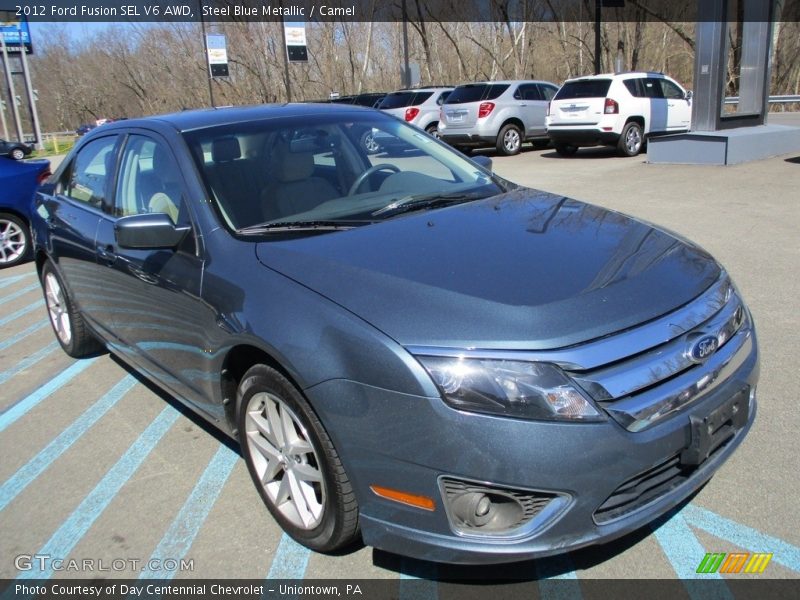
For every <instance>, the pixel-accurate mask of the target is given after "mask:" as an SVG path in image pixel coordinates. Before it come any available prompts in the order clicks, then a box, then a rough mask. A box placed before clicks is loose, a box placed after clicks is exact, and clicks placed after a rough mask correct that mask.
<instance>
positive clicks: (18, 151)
mask: <svg viewBox="0 0 800 600" xmlns="http://www.w3.org/2000/svg"><path fill="white" fill-rule="evenodd" d="M11 158H13V159H14V160H22V159H23V158H25V152H23V150H22V148H14V149H13V150H12V151H11Z"/></svg>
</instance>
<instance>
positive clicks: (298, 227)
mask: <svg viewBox="0 0 800 600" xmlns="http://www.w3.org/2000/svg"><path fill="white" fill-rule="evenodd" d="M368 223H372V221H344V220H338V219H337V220H317V221H267V222H266V223H258V224H257V225H248V226H247V227H242V228H240V229H237V230H236V233H241V234H245V235H246V234H249V233H264V232H266V231H340V230H343V229H353V228H354V227H358V226H359V225H366V224H368Z"/></svg>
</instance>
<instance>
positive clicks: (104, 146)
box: [62, 135, 117, 208]
mask: <svg viewBox="0 0 800 600" xmlns="http://www.w3.org/2000/svg"><path fill="white" fill-rule="evenodd" d="M116 145H117V136H116V135H113V136H108V137H103V138H100V139H98V140H93V141H91V142H89V143H88V144H86V145H85V146H84V147H83V148H82V149H81V150H80V152H78V155H77V156H76V157H75V162H74V163H73V164H72V168H71V169H69V170H68V172H69V176H68V178H67V180H66V181H64V182H63V184H62V185H63V193H64V195H65V196H68V197H69V198H72V199H73V200H77V201H78V202H85V203H86V204H90V205H92V206H95V207H97V208H101V207H102V206H103V204H104V203H105V201H106V199H107V197H108V189H109V184H110V183H111V181H110V180H111V177H112V176H113V174H114V166H115V159H116V156H117V153H116V152H115V148H116Z"/></svg>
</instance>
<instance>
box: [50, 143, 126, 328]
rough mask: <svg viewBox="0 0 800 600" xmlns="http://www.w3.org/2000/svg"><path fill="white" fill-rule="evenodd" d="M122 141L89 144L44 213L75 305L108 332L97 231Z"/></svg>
mask: <svg viewBox="0 0 800 600" xmlns="http://www.w3.org/2000/svg"><path fill="white" fill-rule="evenodd" d="M118 145H119V136H118V135H108V136H103V137H100V138H95V139H94V140H92V141H90V142H88V143H87V144H85V145H84V146H83V147H82V148H81V149H80V150H79V151H78V153H77V154H76V155H75V156H74V158H73V159H72V160H71V162H70V163H69V164H68V165H67V166H66V167H65V168H64V169H63V170H62V173H61V176H60V178H59V180H58V182H57V183H56V186H55V189H54V194H53V197H52V198H50V199H47V200H45V202H44V204H43V206H42V209H43V210H44V211H45V213H46V214H45V215H43V216H44V217H45V219H46V222H47V227H48V229H49V231H50V235H49V239H50V244H51V248H50V252H51V256H52V257H53V259H54V260H55V262H56V264H57V265H58V268H59V270H60V271H61V273H62V275H63V276H64V282H65V284H66V286H67V287H68V289H69V290H70V293H71V297H72V299H73V301H74V302H75V303H76V304H77V305H78V306H79V307H80V309H81V310H82V311H83V312H84V314H85V315H86V317H87V318H88V319H89V320H90V321H91V322H92V324H93V325H94V326H95V327H97V328H100V329H105V330H106V331H107V330H108V329H109V325H110V323H109V321H108V315H107V313H105V312H104V311H103V310H102V308H103V304H104V302H105V296H106V290H105V288H104V287H103V285H102V282H101V280H100V275H102V271H101V270H100V269H99V265H98V263H97V257H96V252H95V238H96V235H97V226H98V223H99V222H100V219H101V218H102V215H103V209H104V207H105V206H106V205H107V203H108V202H109V200H110V190H111V188H112V187H113V176H114V167H115V164H116V157H117V152H118Z"/></svg>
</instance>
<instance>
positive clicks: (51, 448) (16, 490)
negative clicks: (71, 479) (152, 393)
mask: <svg viewBox="0 0 800 600" xmlns="http://www.w3.org/2000/svg"><path fill="white" fill-rule="evenodd" d="M135 385H136V378H134V377H133V376H132V375H126V376H125V377H123V379H122V381H120V382H119V383H117V385H115V386H114V387H113V388H111V389H110V390H109V391H108V393H106V394H105V395H104V396H103V397H102V398H100V399H99V400H98V401H97V402H95V403H94V404H93V405H92V406H91V407H90V408H89V409H88V410H86V412H84V413H83V414H82V415H81V416H80V417H78V419H76V420H75V421H74V422H73V423H72V425H70V426H69V427H67V428H66V429H65V430H64V431H62V432H61V434H59V436H58V437H57V438H56V439H54V440H53V441H52V442H50V443H49V444H48V445H47V446H46V447H45V448H44V449H43V450H42V451H40V452H39V453H38V454H37V455H36V456H34V457H33V458H32V459H31V460H29V461H28V462H27V463H26V464H25V465H24V466H22V467H20V468H19V469H18V470H17V472H16V473H14V475H12V476H11V477H10V478H9V479H8V481H6V482H5V483H4V484H3V485H2V486H0V511H1V510H3V509H4V508H5V507H6V506H8V503H9V502H11V501H12V500H13V499H14V498H16V497H17V496H18V495H19V494H20V492H22V490H24V489H25V488H26V487H27V486H28V484H29V483H31V482H32V481H33V480H34V479H36V478H37V477H38V476H39V475H41V474H42V473H43V472H44V470H45V469H47V468H48V467H49V466H50V465H51V464H53V461H55V460H56V459H57V458H58V457H59V456H61V455H62V454H63V453H64V452H66V451H67V450H68V449H69V448H70V446H72V444H74V443H75V442H76V441H77V440H79V439H80V437H81V436H82V435H83V434H84V433H86V431H88V430H89V428H90V427H91V426H92V425H94V424H95V423H96V422H97V421H98V420H99V419H100V417H102V416H103V415H104V414H106V412H108V409H110V408H111V407H112V406H114V405H115V404H116V403H117V402H118V401H119V399H120V398H122V397H123V396H124V395H125V394H127V393H128V392H129V391H130V390H131V389H133V387H134V386H135Z"/></svg>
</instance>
